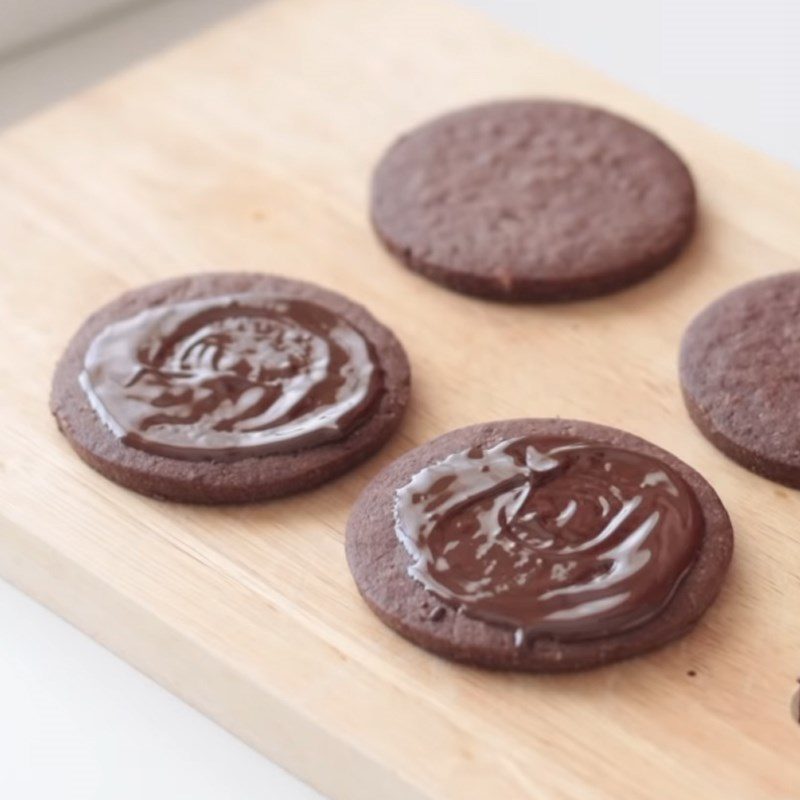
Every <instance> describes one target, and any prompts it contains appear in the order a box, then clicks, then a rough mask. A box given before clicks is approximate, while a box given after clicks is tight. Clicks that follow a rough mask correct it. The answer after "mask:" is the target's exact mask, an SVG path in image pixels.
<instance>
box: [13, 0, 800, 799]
mask: <svg viewBox="0 0 800 800" xmlns="http://www.w3.org/2000/svg"><path fill="white" fill-rule="evenodd" d="M22 2H25V3H27V7H26V10H25V15H24V16H25V24H26V25H31V20H32V19H33V16H32V12H31V8H30V6H32V5H36V4H38V5H39V6H40V7H41V13H42V14H43V15H46V14H48V13H49V11H50V9H51V6H53V4H55V5H58V3H59V0H0V20H3V19H4V18H5V19H8V18H9V15H10V18H12V19H13V13H12V12H13V11H14V6H17V7H20V4H21V3H22ZM249 2H251V0H172V1H171V2H164V3H162V4H156V5H152V4H151V5H148V4H145V5H143V6H142V7H141V8H132V9H130V10H128V11H127V12H126V13H124V14H120V15H119V16H118V17H117V18H114V19H109V18H106V19H105V20H103V21H102V24H99V23H96V24H94V25H93V26H90V28H88V29H86V30H84V31H82V32H81V31H77V32H76V30H74V29H73V30H71V31H68V32H67V33H66V34H65V35H63V36H62V37H61V38H57V39H53V38H52V36H51V38H49V39H48V40H47V41H46V42H44V41H42V42H40V43H39V44H38V45H36V44H35V43H34V44H31V45H28V47H27V49H25V50H22V51H21V50H20V49H19V44H18V38H19V37H14V36H13V35H8V34H7V38H8V39H9V40H11V39H16V40H17V45H16V46H17V50H16V54H15V55H14V57H6V58H5V59H3V58H2V56H1V55H0V126H2V125H3V124H7V123H10V122H13V121H14V120H15V119H18V118H21V117H23V116H25V115H26V114H28V113H30V112H32V111H34V110H35V109H37V108H40V107H43V106H45V105H47V104H48V103H50V102H52V101H53V100H55V99H57V98H58V97H61V96H64V95H65V94H68V93H70V92H72V91H75V90H76V89H79V88H81V87H83V86H86V85H89V84H90V83H92V82H94V81H95V80H98V79H99V78H100V77H102V76H104V75H106V74H108V73H109V72H111V71H114V70H116V69H119V68H121V67H123V66H124V65H125V64H126V63H131V62H133V61H135V60H137V59H139V58H142V57H144V56H146V55H147V54H148V53H150V52H153V51H154V50H157V49H158V48H160V47H162V46H164V45H165V44H167V43H169V42H170V41H173V40H175V39H177V38H180V37H182V36H186V35H190V34H191V33H192V32H193V31H195V30H197V29H199V28H201V27H203V26H204V25H206V24H209V23H210V22H213V21H214V20H215V19H219V18H221V17H223V16H224V15H225V14H226V13H230V11H231V10H235V9H236V8H240V7H244V6H246V5H247V4H248V3H249ZM462 2H464V3H465V4H467V5H472V6H476V7H480V8H483V9H484V10H485V11H487V12H488V13H490V14H491V15H493V16H494V17H496V18H497V19H499V20H502V21H504V22H506V23H507V24H509V25H511V26H513V27H516V28H517V29H519V30H520V31H525V32H528V33H530V34H531V35H532V36H534V37H535V38H537V39H538V40H539V41H540V42H543V43H545V44H549V45H551V46H552V47H554V48H557V49H560V50H562V51H564V52H567V53H570V54H572V55H574V56H577V57H578V58H580V59H581V60H583V61H585V62H587V63H589V64H591V65H593V66H595V67H596V68H598V69H600V70H602V71H604V72H606V73H607V74H609V75H612V76H614V77H615V78H617V79H619V80H621V81H623V82H626V83H628V84H630V85H631V86H633V87H635V88H637V89H640V90H642V91H644V92H646V93H648V94H650V95H652V96H653V97H655V98H657V99H658V100H660V101H662V102H663V103H665V104H667V105H671V106H673V107H674V108H677V109H679V110H681V111H683V112H685V113H686V114H688V115H689V116H692V117H694V118H696V119H698V120H700V121H702V122H704V123H705V124H707V125H710V126H712V127H714V128H717V129H718V130H721V131H723V132H725V133H727V134H729V135H731V136H734V137H736V138H738V139H740V140H742V141H744V142H746V143H748V144H750V145H752V146H754V147H757V148H760V149H761V150H763V151H765V152H767V153H770V154H771V155H773V156H775V157H776V158H779V159H782V160H784V161H786V162H787V163H790V164H793V165H794V166H795V167H800V103H799V102H798V98H800V47H798V42H800V3H798V2H797V0H744V1H743V0H739V2H737V1H736V0H664V2H653V1H650V2H648V1H647V0H604V2H602V3H599V2H596V0H557V1H556V0H462ZM90 5H91V4H90ZM17 10H18V9H17ZM4 12H7V13H6V15H5V17H4ZM20 18H21V17H20ZM32 28H35V25H32ZM12 33H13V32H12ZM0 44H2V42H0ZM0 290H2V288H1V287H0ZM0 524H2V517H1V516H0ZM0 638H1V639H2V646H1V647H0V712H1V713H0V753H2V757H1V758H0V764H1V765H2V781H1V782H2V792H3V795H2V796H3V797H8V798H9V800H52V799H53V798H57V799H58V800H107V799H111V800H134V799H135V800H141V798H143V797H147V798H148V800H176V798H179V799H182V798H191V800H256V799H258V800H263V799H265V798H269V800H311V799H312V798H319V797H320V795H319V794H318V793H316V792H314V791H313V790H312V789H310V788H308V787H307V786H305V785H304V784H302V783H301V782H299V781H297V780H296V779H295V778H293V777H291V776H289V775H288V774H286V773H285V772H284V771H283V770H281V769H280V768H278V767H276V766H275V765H274V764H272V763H270V762H269V761H267V760H266V759H265V758H263V757H261V756H260V755H258V754H257V753H255V752H254V751H252V750H250V749H249V748H248V747H247V746H245V745H244V744H242V743H241V742H239V741H238V740H237V739H235V738H234V737H232V736H231V735H229V734H228V733H226V732H225V731H223V730H222V729H221V728H219V727H218V726H217V725H215V724H214V723H212V722H210V721H209V720H207V719H206V718H205V717H203V716H202V715H200V714H198V713H197V712H195V711H194V710H193V709H191V708H189V707H188V706H186V705H185V704H183V703H182V702H180V701H179V700H177V699H176V698H174V697H173V696H172V695H170V694H169V693H168V692H166V691H165V690H163V689H161V688H160V687H159V686H157V685H156V684H155V683H153V682H152V681H150V680H149V679H148V678H146V677H144V676H142V675H141V674H140V673H138V672H136V671H135V670H134V669H132V668H131V667H129V666H128V665H127V664H125V663H124V662H123V661H121V660H120V659H118V658H116V656H113V655H111V654H110V653H108V652H107V651H105V650H104V649H103V648H101V647H100V646H98V645H97V644H95V643H94V642H92V641H91V640H90V639H89V638H87V637H86V636H84V635H83V634H81V633H79V632H77V631H76V630H75V629H73V628H72V627H70V626H69V625H68V624H67V623H65V622H63V621H62V620H60V619H59V618H58V617H56V616H55V615H54V614H52V613H50V612H49V611H47V610H45V609H43V608H42V607H41V606H38V605H37V604H36V603H34V602H33V601H31V600H30V599H28V598H27V597H25V596H24V595H22V594H21V593H20V592H18V591H17V590H15V589H13V588H11V587H10V586H8V585H7V584H4V583H2V582H1V581H0ZM376 800H380V798H376Z"/></svg>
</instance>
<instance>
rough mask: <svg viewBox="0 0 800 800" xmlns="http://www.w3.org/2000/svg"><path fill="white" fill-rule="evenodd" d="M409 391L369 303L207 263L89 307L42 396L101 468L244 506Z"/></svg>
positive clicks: (362, 430) (177, 496)
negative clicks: (216, 269)
mask: <svg viewBox="0 0 800 800" xmlns="http://www.w3.org/2000/svg"><path fill="white" fill-rule="evenodd" d="M408 394H409V366H408V360H407V358H406V354H405V352H404V350H403V348H402V346H401V345H400V343H399V342H398V341H397V339H396V338H395V337H394V335H393V334H392V333H391V331H389V330H388V329H387V328H385V327H384V326H383V325H381V324H380V323H378V322H377V321H376V320H375V319H374V318H373V317H372V316H371V315H370V314H369V312H367V311H366V309H364V308H362V307H361V306H359V305H356V304H355V303H352V302H351V301H349V300H347V299H346V298H344V297H342V296H341V295H338V294H335V293H333V292H330V291H327V290H325V289H322V288H320V287H318V286H313V285H312V284H308V283H303V282H300V281H295V280H290V279H288V278H281V277H276V276H269V275H258V274H244V273H238V274H237V273H211V274H204V275H193V276H188V277H183V278H177V279H174V280H167V281H164V282H161V283H155V284H151V285H149V286H145V287H143V288H141V289H136V290H134V291H131V292H127V293H126V294H123V295H122V296H121V297H118V298H117V299H116V300H114V301H113V302H111V303H109V304H108V305H107V306H105V307H103V308H101V309H100V310H99V311H97V312H96V313H94V314H93V315H92V316H91V317H89V319H88V320H87V321H86V322H85V323H84V324H83V325H82V327H81V328H80V329H79V330H78V332H77V333H76V334H75V336H74V337H73V339H72V341H71V342H70V343H69V345H68V347H67V349H66V352H65V353H64V355H63V356H62V358H61V360H60V361H59V363H58V366H57V367H56V371H55V376H54V378H53V389H52V395H51V400H50V405H51V410H52V412H53V414H54V416H55V418H56V421H57V423H58V427H59V428H60V429H61V431H62V432H63V434H64V435H65V436H66V437H67V439H68V440H69V442H70V444H71V445H72V447H73V448H74V449H75V451H76V452H77V453H78V455H80V457H81V458H83V459H84V461H86V462H87V463H88V464H89V465H90V466H92V467H94V468H95V469H96V470H97V471H98V472H100V473H102V474H103V475H105V476H106V477H108V478H110V479H111V480H114V481H116V482H117V483H120V484H122V485H123V486H126V487H128V488H129V489H133V490H134V491H137V492H141V493H142V494H146V495H151V496H153V497H158V498H162V499H168V500H178V501H183V502H190V503H242V502H248V501H252V500H262V499H265V498H269V497H276V496H279V495H285V494H288V493H290V492H295V491H298V490H301V489H308V488H310V487H313V486H316V485H318V484H320V483H323V482H324V481H327V480H329V479H330V478H333V477H334V476H336V475H339V474H340V473H342V472H345V471H346V470H348V469H350V468H351V467H353V466H354V465H355V464H358V463H359V462H360V461H362V460H363V459H364V458H366V457H367V456H368V455H370V454H371V453H372V452H374V451H375V450H377V449H378V447H380V446H381V445H382V444H383V443H384V442H385V441H386V440H387V439H388V438H389V436H390V435H391V434H392V432H393V431H394V430H395V429H396V428H397V426H398V424H399V422H400V419H401V416H402V414H403V411H404V409H405V406H406V403H407V401H408Z"/></svg>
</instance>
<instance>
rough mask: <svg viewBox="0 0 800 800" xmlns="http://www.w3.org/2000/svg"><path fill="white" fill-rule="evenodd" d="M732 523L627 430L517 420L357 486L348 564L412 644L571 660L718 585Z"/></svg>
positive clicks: (659, 630)
mask: <svg viewBox="0 0 800 800" xmlns="http://www.w3.org/2000/svg"><path fill="white" fill-rule="evenodd" d="M732 549H733V532H732V529H731V523H730V520H729V519H728V514H727V513H726V511H725V509H724V507H723V506H722V503H721V502H720V500H719V498H718V497H717V495H716V493H715V492H714V490H713V489H712V488H711V486H709V484H708V483H707V482H706V481H705V480H704V479H703V478H702V477H701V476H700V475H698V473H697V472H695V471H694V470H693V469H691V468H690V467H688V466H687V465H686V464H684V463H683V462H682V461H679V460H678V459H677V458H675V456H673V455H670V454H669V453H667V452H665V451H664V450H661V449H660V448H658V447H656V446H655V445H652V444H649V443H648V442H645V441H643V440H642V439H639V438H638V437H636V436H633V435H632V434H629V433H624V432H623V431H618V430H615V429H613V428H607V427H604V426H602V425H594V424H591V423H588V422H575V421H569V420H541V419H518V420H507V421H504V422H492V423H486V424H483V425H474V426H472V427H469V428H463V429H461V430H457V431H453V432H451V433H447V434H445V435H444V436H441V437H439V438H438V439H435V440H433V441H432V442H428V443H427V444H425V445H423V446H422V447H418V448H417V449H415V450H412V451H411V452H409V453H406V454H405V455H404V456H402V457H401V458H400V459H398V460H397V461H395V462H394V463H393V464H391V465H390V466H389V467H388V468H387V469H385V470H384V471H383V472H382V473H380V474H379V475H378V476H377V477H376V478H375V479H374V480H373V481H372V482H371V483H370V484H369V485H368V486H367V488H366V489H365V490H364V492H363V493H362V495H361V497H360V498H359V500H358V502H357V504H356V506H355V507H354V509H353V512H352V515H351V517H350V520H349V522H348V526H347V559H348V562H349V564H350V569H351V571H352V573H353V576H354V577H355V581H356V584H357V585H358V588H359V590H360V592H361V594H362V595H363V596H364V599H365V600H366V601H367V603H368V604H369V606H370V607H371V608H372V610H373V611H374V612H375V613H376V614H377V615H378V616H379V617H380V618H381V619H382V620H383V621H384V622H385V623H386V624H387V625H389V626H390V627H392V628H394V629H395V630H396V631H397V632H398V633H400V634H402V635H403V636H405V637H406V638H408V639H410V640H411V641H412V642H414V643H415V644H418V645H421V646H422V647H425V648H427V649H429V650H432V651H433V652H435V653H438V654H439V655H442V656H446V657H448V658H452V659H455V660H457V661H464V662H467V663H470V664H476V665H480V666H485V667H494V668H503V669H519V670H530V671H557V670H572V669H581V668H584V667H592V666H597V665H600V664H605V663H607V662H609V661H616V660H618V659H621V658H626V657H628V656H632V655H636V654H638V653H642V652H644V651H646V650H650V649H652V648H654V647H658V646H660V645H663V644H665V643H666V642H669V641H671V640H672V639H675V638H677V637H678V636H681V635H683V634H684V633H686V632H687V631H688V630H689V629H691V628H692V626H693V625H694V624H695V622H697V620H698V619H699V618H700V616H701V615H702V614H703V612H704V611H705V610H706V608H708V606H709V605H710V604H711V602H712V601H713V600H714V598H715V596H716V594H717V592H718V591H719V588H720V585H721V583H722V579H723V577H724V575H725V572H726V570H727V568H728V563H729V561H730V558H731V553H732Z"/></svg>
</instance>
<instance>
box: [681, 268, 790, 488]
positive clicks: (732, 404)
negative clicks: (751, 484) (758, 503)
mask: <svg viewBox="0 0 800 800" xmlns="http://www.w3.org/2000/svg"><path fill="white" fill-rule="evenodd" d="M680 380H681V387H682V388H683V397H684V401H685V403H686V408H687V409H688V411H689V415H690V416H691V418H692V420H693V421H694V422H695V424H696V425H697V427H698V428H699V429H700V432H701V433H702V434H703V435H704V436H705V437H706V438H707V439H708V440H709V441H711V442H712V443H713V444H714V445H716V447H718V448H719V449H720V450H721V451H722V452H723V453H725V454H726V455H727V456H729V457H730V458H732V459H733V460H734V461H737V462H738V463H739V464H741V465H742V466H743V467H745V468H747V469H749V470H751V471H752V472H756V473H758V474H759V475H763V476H765V477H767V478H771V479H772V480H774V481H779V482H780V483H784V484H786V485H787V486H793V487H795V488H800V272H789V273H784V274H780V275H773V276H772V277H769V278H764V279H762V280H757V281H753V282H752V283H747V284H745V285H744V286H740V287H738V288H737V289H734V290H733V291H731V292H728V293H727V294H725V295H723V296H722V297H720V298H719V299H717V300H715V301H714V302H713V303H711V305H709V306H708V307H707V308H706V309H704V310H703V311H702V312H701V313H700V314H699V315H698V316H697V317H696V318H695V319H694V320H693V322H692V323H691V325H689V327H688V329H687V330H686V333H685V334H684V337H683V342H682V344H681V354H680Z"/></svg>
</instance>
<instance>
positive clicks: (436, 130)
mask: <svg viewBox="0 0 800 800" xmlns="http://www.w3.org/2000/svg"><path fill="white" fill-rule="evenodd" d="M372 221H373V224H374V227H375V230H376V231H377V233H378V235H379V236H380V238H381V239H382V240H383V242H384V243H385V244H386V246H387V247H388V248H389V250H391V251H392V252H393V253H395V254H396V255H397V256H398V257H399V258H400V259H401V260H402V261H403V262H404V263H405V264H406V265H407V266H408V267H409V268H411V269H412V270H415V271H416V272H420V273H421V274H423V275H425V276H426V277H428V278H430V279H431V280H434V281H437V282H439V283H442V284H444V285H445V286H447V287H449V288H451V289H455V290H456V291H459V292H466V293H468V294H475V295H480V296H482V297H490V298H496V299H501V300H542V301H547V300H569V299H575V298H581V297H588V296H591V295H597V294H602V293H605V292H610V291H614V290H616V289H620V288H622V287H624V286H627V285H628V284H631V283H634V282H635V281H638V280H640V279H641V278H644V277H646V276H647V275H650V274H651V273H653V272H655V271H656V270H658V269H660V268H661V267H663V266H665V265H666V264H668V263H669V262H670V261H672V260H673V259H674V258H675V257H676V256H677V255H678V253H679V252H680V251H681V249H682V248H683V247H684V245H685V244H686V243H687V242H688V240H689V238H690V236H691V234H692V230H693V228H694V222H695V192H694V186H693V183H692V178H691V176H690V174H689V171H688V170H687V169H686V166H685V165H684V164H683V162H682V161H681V160H680V158H679V157H678V156H677V155H675V153H674V152H673V151H672V150H670V148H669V147H667V145H665V144H664V143H663V142H662V141H661V140H660V139H658V138H657V137H656V136H654V135H653V134H652V133H649V132H648V131H646V130H644V129H642V128H640V127H638V126H637V125H634V124H633V123H631V122H628V121H626V120H624V119H622V118H621V117H618V116H616V115H614V114H610V113H608V112H606V111H602V110H600V109H598V108H591V107H588V106H583V105H578V104H575V103H564V102H554V101H545V100H518V101H510V102H496V103H489V104H487V105H482V106H476V107H473V108H467V109H464V110H461V111H456V112H454V113H450V114H447V115H445V116H443V117H439V118H437V119H434V120H432V121H431V122H428V123H426V124H424V125H422V126H421V127H419V128H416V129H415V130H413V131H412V132H411V133H408V134H406V135H405V136H403V137H401V138H400V139H399V140H398V141H397V142H396V143H395V144H394V145H393V146H392V147H391V148H389V150H388V152H387V153H386V154H385V155H384V157H383V159H382V160H381V162H380V163H379V164H378V167H377V169H376V170H375V174H374V177H373V183H372Z"/></svg>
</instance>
